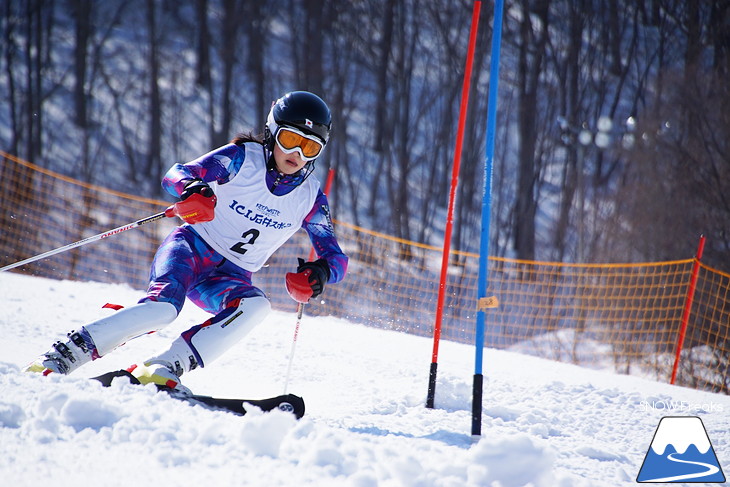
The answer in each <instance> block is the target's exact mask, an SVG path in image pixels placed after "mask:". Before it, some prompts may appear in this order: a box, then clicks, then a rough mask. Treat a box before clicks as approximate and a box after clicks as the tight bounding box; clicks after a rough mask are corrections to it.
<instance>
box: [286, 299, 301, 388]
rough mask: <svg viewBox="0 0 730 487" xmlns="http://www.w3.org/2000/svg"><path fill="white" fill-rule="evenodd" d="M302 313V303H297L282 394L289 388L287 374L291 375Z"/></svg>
mask: <svg viewBox="0 0 730 487" xmlns="http://www.w3.org/2000/svg"><path fill="white" fill-rule="evenodd" d="M303 313H304V303H297V325H296V326H295V327H294V339H293V340H292V342H291V351H290V352H289V366H288V367H287V368H286V380H285V381H284V394H286V393H287V392H286V391H287V389H288V388H289V376H290V375H291V364H292V362H294V348H295V347H296V346H297V337H298V336H299V325H300V323H301V322H302V314H303Z"/></svg>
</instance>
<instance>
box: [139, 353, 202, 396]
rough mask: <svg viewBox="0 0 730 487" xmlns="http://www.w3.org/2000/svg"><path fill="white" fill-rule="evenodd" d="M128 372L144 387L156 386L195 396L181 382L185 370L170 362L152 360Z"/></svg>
mask: <svg viewBox="0 0 730 487" xmlns="http://www.w3.org/2000/svg"><path fill="white" fill-rule="evenodd" d="M127 372H129V373H130V374H132V375H133V376H134V377H135V378H136V379H137V380H138V381H139V383H140V384H142V385H145V384H155V385H157V387H158V388H159V389H168V390H172V391H176V392H180V393H181V394H184V395H188V396H190V395H192V394H193V392H192V391H191V390H190V389H188V388H187V387H185V386H184V385H182V383H181V382H180V376H181V375H182V374H183V369H182V367H180V366H179V365H178V367H173V366H172V364H171V363H170V362H167V361H164V360H150V361H148V362H145V363H143V364H142V365H136V364H135V365H132V366H131V367H129V368H128V369H127Z"/></svg>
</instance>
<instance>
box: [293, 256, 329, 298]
mask: <svg viewBox="0 0 730 487" xmlns="http://www.w3.org/2000/svg"><path fill="white" fill-rule="evenodd" d="M329 278H330V266H329V264H327V261H326V260H324V259H318V260H315V261H314V262H304V259H299V266H298V267H297V272H287V273H286V279H285V283H286V291H287V292H288V293H289V296H291V298H292V299H293V300H294V301H296V302H297V303H306V302H307V301H309V298H314V297H316V296H319V295H320V294H322V292H323V291H324V285H325V283H326V282H327V281H328V280H329Z"/></svg>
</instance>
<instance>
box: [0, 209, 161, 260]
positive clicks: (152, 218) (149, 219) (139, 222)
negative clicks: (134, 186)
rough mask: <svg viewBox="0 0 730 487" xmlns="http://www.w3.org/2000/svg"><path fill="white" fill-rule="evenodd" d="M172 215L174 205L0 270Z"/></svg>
mask: <svg viewBox="0 0 730 487" xmlns="http://www.w3.org/2000/svg"><path fill="white" fill-rule="evenodd" d="M172 216H175V205H172V206H170V207H168V208H167V209H166V210H165V211H161V212H160V213H155V214H154V215H150V216H148V217H147V218H142V219H141V220H137V221H136V222H132V223H128V224H126V225H122V226H121V227H117V228H114V229H112V230H107V231H106V232H102V233H100V234H98V235H94V236H93V237H87V238H85V239H83V240H79V241H78V242H74V243H70V244H68V245H64V246H63V247H58V248H57V249H53V250H49V251H48V252H44V253H42V254H38V255H36V256H35V257H30V258H28V259H25V260H21V261H20V262H16V263H15V264H10V265H6V266H5V267H2V268H0V272H2V271H8V270H10V269H15V268H16V267H20V266H21V265H24V264H29V263H31V262H35V261H37V260H41V259H45V258H46V257H50V256H52V255H56V254H60V253H61V252H66V251H67V250H71V249H75V248H76V247H81V246H82V245H86V244H88V243H91V242H96V241H97V240H101V239H103V238H107V237H111V236H112V235H116V234H118V233H122V232H126V231H127V230H132V229H133V228H137V227H139V226H141V225H144V224H145V223H151V222H154V221H157V220H161V219H162V218H166V217H172Z"/></svg>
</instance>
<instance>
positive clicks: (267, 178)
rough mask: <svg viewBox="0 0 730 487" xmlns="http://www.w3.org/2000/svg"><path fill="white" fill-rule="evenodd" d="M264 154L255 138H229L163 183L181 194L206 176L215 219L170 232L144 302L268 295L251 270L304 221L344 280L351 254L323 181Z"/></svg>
mask: <svg viewBox="0 0 730 487" xmlns="http://www.w3.org/2000/svg"><path fill="white" fill-rule="evenodd" d="M266 156H267V153H266V151H265V150H264V148H263V146H262V145H261V144H258V143H255V142H248V143H245V144H242V145H236V144H228V145H225V146H223V147H220V148H218V149H216V150H214V151H212V152H209V153H208V154H205V155H203V156H201V157H199V158H198V159H196V160H194V161H192V162H189V163H187V164H175V165H174V166H173V167H172V168H171V169H170V170H169V171H168V173H167V174H166V175H165V177H164V179H163V182H162V186H163V188H164V189H165V190H166V191H167V192H169V193H170V194H172V195H173V196H175V197H179V195H180V194H181V193H182V191H183V189H184V187H185V184H186V183H188V182H189V181H190V180H191V179H196V178H197V179H202V180H203V181H205V182H206V183H208V184H209V185H210V186H211V188H213V190H214V192H215V194H216V197H217V200H218V202H217V205H216V209H215V218H214V219H213V220H212V221H209V222H205V223H198V224H196V225H190V224H184V225H182V226H180V227H178V228H176V229H175V230H174V231H173V232H172V233H171V234H170V235H169V236H168V237H167V238H166V239H165V241H164V242H163V243H162V245H161V246H160V248H159V250H158V251H157V254H156V255H155V259H154V261H153V263H152V269H151V274H150V286H149V289H148V294H147V296H146V297H144V298H143V299H142V300H140V302H143V301H146V300H153V301H165V302H169V303H171V304H173V305H174V306H175V307H176V308H177V310H178V312H179V311H180V310H181V309H182V306H183V303H184V301H185V297H186V296H187V298H188V299H190V300H191V301H192V302H193V303H195V304H196V305H197V306H199V307H200V308H202V309H204V310H205V311H208V312H209V313H213V314H218V313H220V312H222V311H224V310H225V309H226V308H227V307H229V306H230V303H232V302H233V301H234V300H236V299H239V298H247V297H252V296H264V293H263V292H262V291H261V290H260V289H258V288H257V287H255V286H254V285H253V284H252V282H251V274H252V273H253V272H256V271H257V270H259V269H260V268H261V267H262V266H263V265H264V264H265V263H266V261H267V260H268V258H269V257H270V256H271V255H272V254H273V253H274V252H275V251H276V250H277V249H278V248H279V247H280V246H281V245H283V244H284V243H285V242H286V241H287V240H288V239H289V238H290V237H291V236H292V235H293V234H294V233H295V232H296V231H297V230H298V229H299V228H304V229H305V230H306V231H307V233H308V234H309V237H310V239H311V241H312V244H313V246H314V249H315V251H316V252H317V255H318V256H319V257H320V258H323V259H325V260H326V261H327V263H328V264H329V267H330V278H329V281H328V282H329V283H336V282H338V281H340V280H342V278H343V277H344V275H345V272H346V271H347V263H348V259H347V256H346V255H345V254H344V253H343V252H342V250H341V249H340V247H339V245H338V244H337V240H336V238H335V235H334V231H333V228H332V222H331V220H330V216H329V206H328V203H327V197H326V196H325V195H324V193H323V192H322V191H321V190H320V187H319V181H318V180H317V179H316V178H315V177H314V176H313V175H311V176H309V177H308V178H307V179H306V180H304V182H300V181H297V175H292V176H287V175H282V174H280V173H279V172H278V171H276V170H274V169H267V166H266ZM297 183H300V184H297Z"/></svg>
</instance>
